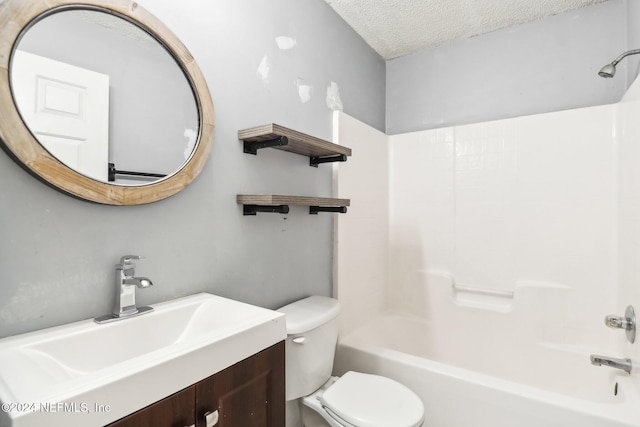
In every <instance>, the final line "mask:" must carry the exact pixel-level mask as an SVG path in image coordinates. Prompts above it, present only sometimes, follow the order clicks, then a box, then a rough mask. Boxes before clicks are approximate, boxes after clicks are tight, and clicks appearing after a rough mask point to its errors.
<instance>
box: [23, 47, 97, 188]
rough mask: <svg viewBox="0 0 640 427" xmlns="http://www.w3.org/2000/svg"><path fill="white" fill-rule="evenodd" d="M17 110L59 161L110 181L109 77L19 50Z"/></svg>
mask: <svg viewBox="0 0 640 427" xmlns="http://www.w3.org/2000/svg"><path fill="white" fill-rule="evenodd" d="M11 78H12V88H13V92H14V96H15V99H16V104H17V105H18V110H19V111H20V114H21V115H22V117H23V119H24V121H25V122H26V123H27V126H28V127H29V130H31V132H32V133H33V134H34V135H35V136H36V138H37V139H38V141H40V143H41V144H42V145H43V146H44V147H45V148H46V149H47V150H48V151H49V152H50V153H51V154H53V155H54V156H55V157H56V158H57V159H58V160H60V161H61V162H63V163H64V164H66V165H67V166H69V167H71V168H73V169H75V170H76V171H78V172H80V173H82V174H84V175H86V176H88V177H90V178H94V179H97V180H100V181H104V182H106V181H107V179H108V173H107V172H108V162H109V160H108V159H109V76H108V75H106V74H100V73H96V72H94V71H90V70H86V69H84V68H79V67H76V66H73V65H69V64H65V63H64V62H59V61H54V60H52V59H49V58H44V57H42V56H38V55H33V54H31V53H27V52H23V51H20V50H17V51H16V52H15V54H14V56H13V65H12V69H11Z"/></svg>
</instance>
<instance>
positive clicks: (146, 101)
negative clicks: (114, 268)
mask: <svg viewBox="0 0 640 427" xmlns="http://www.w3.org/2000/svg"><path fill="white" fill-rule="evenodd" d="M0 33H1V37H2V38H1V40H2V42H1V43H0V59H1V60H2V61H1V63H0V71H2V74H1V75H0V78H1V80H0V85H2V86H3V87H2V88H3V89H10V90H3V91H1V92H2V94H1V95H0V110H1V111H2V115H3V118H4V117H7V118H9V120H7V121H5V120H3V121H2V123H0V138H1V141H2V143H3V148H4V149H5V150H6V151H7V152H8V153H9V154H10V155H11V156H12V157H13V158H14V159H16V160H17V161H18V162H19V163H20V164H21V165H22V166H24V167H25V168H26V169H27V170H29V171H30V172H31V173H32V174H34V175H35V176H37V177H38V178H40V179H42V180H44V181H46V182H47V183H48V184H50V185H52V186H54V187H56V188H58V189H60V190H62V191H64V192H66V193H68V194H71V195H73V196H76V197H79V198H82V199H86V200H90V201H95V202H99V203H107V204H140V203H150V202H153V201H157V200H161V199H164V198H165V197H168V196H170V195H172V194H175V193H176V192H177V191H180V190H181V189H182V188H184V187H185V186H186V185H188V184H189V183H190V182H191V181H192V180H193V179H194V178H195V176H196V175H197V174H198V173H199V172H200V171H201V169H202V167H203V166H204V163H205V162H206V160H207V157H208V154H209V153H210V150H211V145H212V139H213V126H214V120H213V106H212V103H211V98H210V95H209V92H208V89H207V86H206V83H205V81H204V78H203V77H202V74H201V72H200V70H199V68H198V67H197V64H196V63H195V61H194V60H193V58H192V57H191V55H190V54H189V53H188V51H187V50H186V48H185V47H184V46H183V45H182V43H181V42H180V41H179V40H178V39H177V37H175V36H174V35H173V34H172V33H171V32H170V31H169V30H168V29H167V28H166V27H165V26H164V25H163V24H162V23H161V22H159V21H158V20H157V19H155V18H154V17H153V16H151V15H150V14H149V13H148V12H146V11H145V10H143V9H142V8H141V7H140V6H138V5H137V4H136V3H134V2H131V3H128V4H126V2H120V1H119V2H117V3H116V2H113V3H112V2H109V1H102V2H98V1H89V2H86V3H85V4H82V5H76V4H74V3H72V2H70V1H66V0H55V1H49V0H26V1H25V0H7V1H5V2H4V3H0ZM52 41H53V42H52ZM7 59H8V61H7ZM8 93H10V94H11V96H10V98H9V97H8V96H7V94H8Z"/></svg>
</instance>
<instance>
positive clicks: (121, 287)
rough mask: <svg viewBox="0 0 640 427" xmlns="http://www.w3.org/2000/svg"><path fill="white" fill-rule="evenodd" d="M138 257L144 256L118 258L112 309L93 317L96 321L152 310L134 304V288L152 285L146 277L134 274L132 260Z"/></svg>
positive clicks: (107, 320) (117, 318) (102, 321)
mask: <svg viewBox="0 0 640 427" xmlns="http://www.w3.org/2000/svg"><path fill="white" fill-rule="evenodd" d="M140 259H144V257H143V256H139V255H125V256H123V257H122V258H120V264H116V296H115V304H114V306H113V311H112V312H111V314H107V315H104V316H100V317H96V318H95V319H94V320H95V321H96V323H106V322H112V321H114V320H121V319H128V318H129V317H134V316H139V315H140V314H143V313H148V312H150V311H152V310H153V307H137V306H136V288H148V287H149V286H153V283H151V280H149V279H148V278H146V277H135V276H134V274H135V268H136V265H135V264H134V263H133V262H132V261H134V260H140Z"/></svg>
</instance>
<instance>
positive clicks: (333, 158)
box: [309, 154, 347, 168]
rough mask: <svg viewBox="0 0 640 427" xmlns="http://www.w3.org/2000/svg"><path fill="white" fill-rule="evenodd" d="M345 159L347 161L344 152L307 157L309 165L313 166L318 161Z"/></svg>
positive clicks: (328, 161) (315, 166) (326, 161)
mask: <svg viewBox="0 0 640 427" xmlns="http://www.w3.org/2000/svg"><path fill="white" fill-rule="evenodd" d="M346 161H347V155H346V154H338V155H337V156H325V157H311V158H310V159H309V166H313V167H314V168H317V167H318V165H319V164H320V163H330V162H346Z"/></svg>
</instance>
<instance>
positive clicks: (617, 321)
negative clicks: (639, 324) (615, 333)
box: [604, 306, 636, 343]
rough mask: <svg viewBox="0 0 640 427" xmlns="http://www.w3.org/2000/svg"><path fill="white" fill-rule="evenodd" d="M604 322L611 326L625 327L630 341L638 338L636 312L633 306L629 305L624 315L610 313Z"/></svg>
mask: <svg viewBox="0 0 640 427" xmlns="http://www.w3.org/2000/svg"><path fill="white" fill-rule="evenodd" d="M604 324H605V325H607V326H608V327H610V328H618V329H624V330H625V331H626V334H627V339H628V340H629V342H630V343H633V342H634V341H635V340H636V314H635V312H634V311H633V307H632V306H628V307H627V309H626V310H625V312H624V316H615V315H613V314H610V315H608V316H605V318H604Z"/></svg>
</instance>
